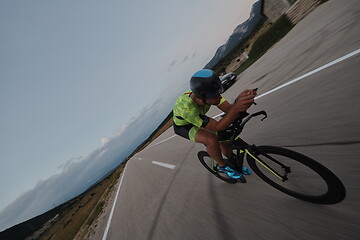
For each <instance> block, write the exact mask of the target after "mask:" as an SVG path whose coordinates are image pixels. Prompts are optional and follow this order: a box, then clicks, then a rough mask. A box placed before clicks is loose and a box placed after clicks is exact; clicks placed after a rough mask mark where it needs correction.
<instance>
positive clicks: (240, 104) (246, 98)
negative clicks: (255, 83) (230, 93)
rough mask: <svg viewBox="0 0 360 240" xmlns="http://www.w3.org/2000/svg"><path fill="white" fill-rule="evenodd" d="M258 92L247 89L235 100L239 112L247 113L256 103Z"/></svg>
mask: <svg viewBox="0 0 360 240" xmlns="http://www.w3.org/2000/svg"><path fill="white" fill-rule="evenodd" d="M255 96H256V91H254V90H250V89H247V90H245V91H243V92H242V93H241V94H240V95H239V96H238V97H237V98H236V100H235V103H234V106H235V108H236V110H237V111H239V112H245V111H246V110H247V109H248V108H249V107H250V106H251V104H252V103H253V102H254V98H255Z"/></svg>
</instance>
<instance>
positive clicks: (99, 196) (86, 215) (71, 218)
mask: <svg viewBox="0 0 360 240" xmlns="http://www.w3.org/2000/svg"><path fill="white" fill-rule="evenodd" d="M171 126H172V119H170V120H169V121H167V122H166V123H165V124H164V125H163V126H162V127H161V128H160V129H159V130H158V131H156V132H155V134H154V135H153V136H152V137H151V139H150V140H149V141H148V142H147V143H146V144H145V145H144V146H143V147H142V148H141V149H140V150H138V151H141V150H142V149H144V148H145V147H146V146H147V145H149V144H150V143H151V142H152V141H154V140H155V139H156V138H157V137H159V136H160V135H161V134H162V133H163V132H165V131H166V130H167V129H169V128H170V127H171ZM125 164H126V162H123V163H122V164H121V165H120V166H119V167H118V168H117V169H116V170H114V172H113V173H111V174H110V175H109V176H108V177H106V178H105V179H103V180H102V181H101V182H100V183H98V184H97V185H96V186H94V187H93V188H92V189H90V190H88V191H86V192H85V193H83V194H81V195H80V196H78V197H77V198H75V199H73V200H71V201H69V202H68V203H66V204H67V205H68V206H67V207H66V210H65V211H63V212H60V213H59V214H58V216H57V217H55V218H54V219H52V220H51V221H49V222H48V223H47V224H45V226H43V228H42V229H40V230H38V231H37V232H36V233H34V234H33V235H32V236H31V237H29V238H28V239H29V240H30V239H40V240H48V239H52V240H57V239H59V240H66V239H74V238H75V236H76V239H85V238H86V237H87V235H88V233H89V229H90V226H91V225H92V224H93V223H94V222H95V220H96V219H97V218H98V217H99V215H100V214H101V213H102V212H103V209H104V207H105V206H106V204H107V201H108V199H109V197H110V195H111V194H110V193H111V192H112V190H113V189H114V186H115V185H116V183H117V181H118V179H119V178H120V174H121V172H122V171H123V169H124V167H125Z"/></svg>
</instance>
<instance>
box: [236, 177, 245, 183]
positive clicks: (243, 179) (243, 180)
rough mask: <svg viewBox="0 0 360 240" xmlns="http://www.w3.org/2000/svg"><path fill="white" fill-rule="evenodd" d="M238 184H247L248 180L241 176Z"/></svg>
mask: <svg viewBox="0 0 360 240" xmlns="http://www.w3.org/2000/svg"><path fill="white" fill-rule="evenodd" d="M238 182H240V183H246V178H245V177H244V176H241V178H239V179H238Z"/></svg>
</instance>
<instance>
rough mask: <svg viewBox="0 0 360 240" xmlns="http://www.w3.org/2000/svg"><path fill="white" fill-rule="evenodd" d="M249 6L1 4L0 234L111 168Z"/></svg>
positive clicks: (229, 1)
mask: <svg viewBox="0 0 360 240" xmlns="http://www.w3.org/2000/svg"><path fill="white" fill-rule="evenodd" d="M254 2H256V1H255V0H242V1H239V0H226V1H224V0H223V1H220V0H195V1H194V0H183V1H174V0H153V1H139V0H116V1H115V0H106V1H94V0H77V1H73V0H63V1H46V0H32V1H27V0H3V1H1V2H0V31H1V35H0V231H2V230H4V229H6V228H8V227H11V226H13V225H15V224H17V223H20V222H22V221H25V220H27V219H29V218H32V217H35V216H37V215H39V214H41V213H43V212H45V211H47V210H49V209H51V208H52V207H55V206H57V205H59V204H61V203H62V202H64V201H66V200H68V199H70V198H72V197H74V196H76V195H77V194H79V193H81V192H82V191H84V190H86V188H87V187H89V186H90V185H91V184H92V183H94V182H96V181H97V180H98V179H99V178H101V177H102V176H103V175H104V174H106V173H107V172H108V171H109V170H111V169H113V168H114V167H116V166H117V165H118V164H119V163H120V162H121V161H122V160H123V159H124V158H125V157H127V156H128V155H129V154H130V153H131V152H132V151H133V150H134V149H135V148H136V147H137V146H138V145H139V144H140V143H141V142H143V141H144V140H145V139H146V138H147V137H148V136H149V135H150V134H151V133H152V132H153V131H154V130H155V129H156V128H157V126H158V125H159V124H160V123H161V122H162V121H163V120H164V118H165V117H166V116H167V115H168V114H169V112H170V111H171V109H172V106H173V104H174V101H175V99H176V98H177V96H178V95H179V94H181V93H182V92H184V91H186V90H187V89H188V88H189V85H188V82H189V79H190V77H191V75H192V74H193V73H194V72H195V71H197V70H199V69H201V68H203V67H204V66H205V65H206V64H207V63H208V62H209V61H210V60H211V58H212V57H213V56H214V54H215V52H216V49H217V48H218V47H219V46H220V45H222V44H224V43H225V42H226V40H227V39H228V37H229V36H230V35H231V33H232V32H233V30H234V29H235V27H236V26H237V25H239V24H240V23H242V22H244V21H245V20H246V19H247V18H248V17H249V13H250V10H251V6H252V4H253V3H254Z"/></svg>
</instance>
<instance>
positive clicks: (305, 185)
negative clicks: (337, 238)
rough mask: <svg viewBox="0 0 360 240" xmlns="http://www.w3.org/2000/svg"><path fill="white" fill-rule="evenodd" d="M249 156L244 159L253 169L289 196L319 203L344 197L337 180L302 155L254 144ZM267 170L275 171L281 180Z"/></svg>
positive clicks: (339, 199) (330, 201)
mask: <svg viewBox="0 0 360 240" xmlns="http://www.w3.org/2000/svg"><path fill="white" fill-rule="evenodd" d="M251 155H252V156H254V157H256V158H257V159H258V160H261V161H262V163H261V162H260V161H258V160H255V159H254V158H253V157H252V156H251ZM251 155H249V154H248V156H247V160H248V163H249V165H250V167H251V168H252V169H253V170H254V172H255V173H256V174H257V175H258V176H259V177H260V178H261V179H263V180H264V181H265V182H267V183H268V184H270V185H271V186H273V187H275V188H276V189H278V190H280V191H282V192H284V193H286V194H288V195H290V196H293V197H296V198H299V199H301V200H304V201H308V202H312V203H319V204H335V203H338V202H341V201H342V200H343V199H344V198H345V195H346V191H345V187H344V185H343V184H342V182H341V181H340V179H339V178H338V177H337V176H336V175H335V174H334V173H332V172H331V171H330V170H329V169H327V168H326V167H324V166H323V165H321V164H320V163H318V162H316V161H315V160H313V159H311V158H309V157H307V156H305V155H302V154H300V153H297V152H294V151H291V150H289V149H284V148H280V147H273V146H259V147H256V148H255V150H254V152H253V153H251ZM271 171H274V172H277V173H278V174H279V175H281V176H282V177H283V179H280V178H279V177H277V176H276V175H275V174H274V173H272V172H271Z"/></svg>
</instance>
